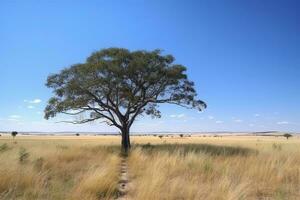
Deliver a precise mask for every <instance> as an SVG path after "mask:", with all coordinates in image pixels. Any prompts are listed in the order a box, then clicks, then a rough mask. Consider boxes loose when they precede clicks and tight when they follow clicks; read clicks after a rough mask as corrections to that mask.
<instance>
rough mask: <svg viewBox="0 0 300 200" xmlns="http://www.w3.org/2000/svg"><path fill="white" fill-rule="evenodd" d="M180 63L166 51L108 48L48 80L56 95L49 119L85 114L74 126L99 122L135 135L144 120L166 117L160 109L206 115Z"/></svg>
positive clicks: (47, 117) (46, 112)
mask: <svg viewBox="0 0 300 200" xmlns="http://www.w3.org/2000/svg"><path fill="white" fill-rule="evenodd" d="M174 60H175V59H174V57H173V56H172V55H162V52H161V51H160V50H154V51H143V50H142V51H129V50H127V49H122V48H108V49H103V50H100V51H97V52H94V53H92V55H91V56H90V57H88V58H87V60H86V62H84V63H80V64H74V65H72V66H70V67H68V68H65V69H64V70H62V71H61V72H60V73H58V74H53V75H50V76H49V77H48V79H47V83H46V86H47V87H49V88H51V89H53V92H54V96H53V97H52V98H51V99H50V100H49V101H48V105H47V107H46V108H45V118H46V119H49V118H51V117H55V116H56V115H57V114H58V113H65V114H69V115H77V114H81V115H80V116H81V119H79V120H74V121H72V123H75V124H81V123H86V122H90V121H95V120H98V121H99V122H106V123H107V124H108V125H111V126H115V127H117V128H119V129H120V131H121V133H122V135H123V134H124V135H126V134H127V135H129V129H130V127H131V126H132V124H133V122H134V120H135V119H136V117H138V116H139V115H141V114H146V115H151V116H152V117H160V116H161V113H160V111H159V109H158V105H159V104H162V103H168V104H175V105H179V106H183V107H186V108H196V109H198V110H200V111H201V110H202V109H204V108H206V104H205V102H203V101H202V100H199V99H197V93H196V90H195V88H194V83H193V82H192V81H190V80H188V78H187V75H186V67H185V66H183V65H179V64H175V63H174ZM128 140H129V136H128ZM122 144H123V139H122ZM127 146H129V147H130V143H129V145H127ZM125 148H126V147H125Z"/></svg>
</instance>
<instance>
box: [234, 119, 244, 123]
mask: <svg viewBox="0 0 300 200" xmlns="http://www.w3.org/2000/svg"><path fill="white" fill-rule="evenodd" d="M234 122H236V123H241V122H243V120H241V119H236V120H234Z"/></svg>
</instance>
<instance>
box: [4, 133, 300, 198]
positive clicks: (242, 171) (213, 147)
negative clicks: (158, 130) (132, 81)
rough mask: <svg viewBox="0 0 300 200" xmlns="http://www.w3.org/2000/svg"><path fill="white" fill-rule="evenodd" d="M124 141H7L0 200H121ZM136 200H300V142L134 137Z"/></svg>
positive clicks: (131, 171)
mask: <svg viewBox="0 0 300 200" xmlns="http://www.w3.org/2000/svg"><path fill="white" fill-rule="evenodd" d="M119 143H120V137H118V136H105V137H104V136H79V137H76V136H74V137H73V136H62V137H59V136H48V137H38V136H32V137H31V136H17V137H16V139H15V141H13V140H12V138H11V137H8V136H5V137H3V136H2V137H1V138H0V199H4V200H10V199H22V200H23V199H25V200H29V199H30V200H31V199H41V200H45V199H46V200H47V199H49V200H50V199H51V200H52V199H58V200H59V199H61V200H63V199H72V200H77V199H78V200H79V199H80V200H81V199H85V200H94V199H114V198H116V196H117V195H118V194H117V193H118V192H117V187H118V181H119V173H120V160H121V158H120V146H119ZM132 143H133V144H134V145H133V150H132V152H131V153H130V155H129V157H128V169H129V177H130V178H129V180H130V187H131V189H130V191H129V193H128V194H127V195H128V198H130V199H137V200H139V199H143V200H150V199H151V200H152V199H158V200H160V199H162V200H163V199H169V200H173V199H174V200H175V199H187V200H190V199H205V200H210V199H212V200H219V199H220V200H222V199H224V200H225V199H226V200H227V199H232V200H235V199H247V200H248V199H299V198H300V194H299V191H300V190H299V188H300V149H299V145H300V139H299V138H297V137H294V138H290V139H289V140H286V139H285V138H282V137H254V136H252V137H250V136H245V137H244V136H235V137H233V136H232V137H230V136H227V137H198V136H193V137H184V138H180V137H179V136H174V137H164V138H162V139H160V138H159V137H153V136H143V137H138V136H134V137H132Z"/></svg>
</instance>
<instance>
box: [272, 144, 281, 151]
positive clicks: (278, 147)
mask: <svg viewBox="0 0 300 200" xmlns="http://www.w3.org/2000/svg"><path fill="white" fill-rule="evenodd" d="M272 148H273V149H274V150H278V151H281V149H282V145H281V144H276V143H274V144H273V145H272Z"/></svg>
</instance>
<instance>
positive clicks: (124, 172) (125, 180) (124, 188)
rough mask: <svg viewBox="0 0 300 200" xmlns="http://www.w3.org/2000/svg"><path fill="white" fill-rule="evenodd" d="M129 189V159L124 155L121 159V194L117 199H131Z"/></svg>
mask: <svg viewBox="0 0 300 200" xmlns="http://www.w3.org/2000/svg"><path fill="white" fill-rule="evenodd" d="M128 191H129V176H128V164H127V159H126V158H125V157H124V158H122V160H121V172H120V180H119V188H118V193H119V195H118V198H117V200H125V199H130V198H129V197H128Z"/></svg>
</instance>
